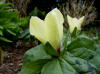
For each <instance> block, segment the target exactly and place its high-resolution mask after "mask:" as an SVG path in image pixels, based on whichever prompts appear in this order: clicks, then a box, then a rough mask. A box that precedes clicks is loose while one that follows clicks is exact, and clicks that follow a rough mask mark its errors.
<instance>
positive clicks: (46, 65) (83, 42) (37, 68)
mask: <svg viewBox="0 0 100 74" xmlns="http://www.w3.org/2000/svg"><path fill="white" fill-rule="evenodd" d="M63 22H64V19H63V15H62V14H61V12H60V11H59V10H58V9H57V8H55V9H53V10H52V11H50V12H49V13H48V14H47V15H46V17H45V19H44V20H41V19H39V18H38V17H35V16H32V17H31V19H30V34H31V35H34V36H35V37H36V38H37V39H38V40H40V41H41V42H42V44H40V45H38V46H36V47H34V48H31V49H30V50H28V51H27V52H26V53H25V55H24V58H23V66H22V69H21V72H19V74H100V45H99V44H97V43H96V42H95V41H94V40H93V39H90V38H89V37H87V36H85V35H82V34H81V35H78V34H77V29H76V28H75V30H74V31H73V32H72V33H69V32H64V35H63V30H64V29H63Z"/></svg>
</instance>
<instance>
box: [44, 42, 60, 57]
mask: <svg viewBox="0 0 100 74" xmlns="http://www.w3.org/2000/svg"><path fill="white" fill-rule="evenodd" d="M44 47H45V51H46V52H47V53H48V54H49V55H51V56H59V54H58V52H57V51H56V50H55V49H54V48H53V47H52V46H51V45H50V44H49V43H48V42H47V43H46V45H45V46H44Z"/></svg>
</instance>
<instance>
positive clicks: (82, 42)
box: [68, 37, 95, 51]
mask: <svg viewBox="0 0 100 74" xmlns="http://www.w3.org/2000/svg"><path fill="white" fill-rule="evenodd" d="M76 48H87V49H90V50H93V49H95V43H94V41H92V40H90V39H89V38H86V37H78V38H77V39H74V40H73V41H71V43H70V44H69V45H68V50H69V51H71V50H73V49H76Z"/></svg>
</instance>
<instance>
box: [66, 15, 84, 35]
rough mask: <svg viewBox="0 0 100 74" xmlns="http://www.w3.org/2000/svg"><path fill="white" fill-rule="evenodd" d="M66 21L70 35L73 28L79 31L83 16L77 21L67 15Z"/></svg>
mask: <svg viewBox="0 0 100 74" xmlns="http://www.w3.org/2000/svg"><path fill="white" fill-rule="evenodd" d="M67 20H68V24H69V29H70V32H71V33H72V32H73V30H74V28H75V27H76V28H77V30H81V25H82V23H83V21H84V16H83V17H81V18H80V19H77V18H72V17H70V16H69V15H67Z"/></svg>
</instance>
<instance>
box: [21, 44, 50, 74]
mask: <svg viewBox="0 0 100 74" xmlns="http://www.w3.org/2000/svg"><path fill="white" fill-rule="evenodd" d="M50 59H51V56H50V55H48V54H47V53H46V52H45V50H44V46H43V45H38V46H37V47H35V48H32V49H30V50H28V51H27V52H26V53H25V56H24V59H23V66H22V70H21V72H20V73H21V74H39V73H40V71H41V68H42V66H43V65H44V64H45V63H46V62H47V61H48V60H50Z"/></svg>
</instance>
